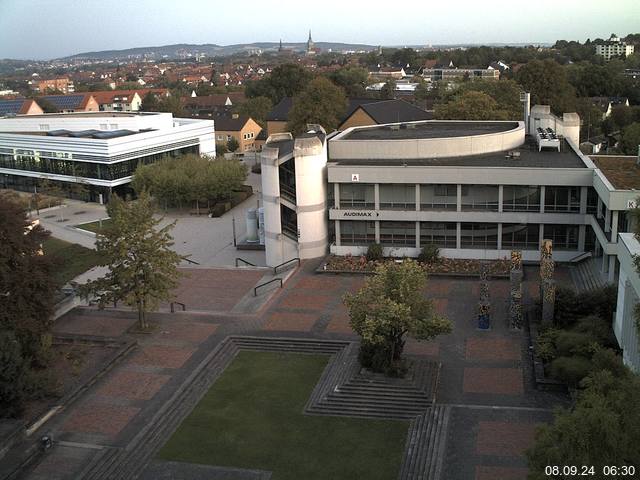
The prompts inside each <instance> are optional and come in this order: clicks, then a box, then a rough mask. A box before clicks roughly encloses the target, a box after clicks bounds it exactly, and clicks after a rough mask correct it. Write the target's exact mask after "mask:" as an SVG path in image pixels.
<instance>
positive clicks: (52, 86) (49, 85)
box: [35, 78, 75, 94]
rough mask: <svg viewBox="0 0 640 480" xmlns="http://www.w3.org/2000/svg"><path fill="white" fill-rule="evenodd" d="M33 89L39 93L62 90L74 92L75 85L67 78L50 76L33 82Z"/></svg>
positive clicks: (65, 92)
mask: <svg viewBox="0 0 640 480" xmlns="http://www.w3.org/2000/svg"><path fill="white" fill-rule="evenodd" d="M35 91H36V92H40V93H47V92H56V91H57V92H62V93H64V94H67V93H74V92H75V86H74V85H73V82H72V81H71V80H69V79H68V78H52V79H50V80H40V81H38V82H37V83H36V84H35Z"/></svg>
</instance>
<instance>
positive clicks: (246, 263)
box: [236, 257, 255, 267]
mask: <svg viewBox="0 0 640 480" xmlns="http://www.w3.org/2000/svg"><path fill="white" fill-rule="evenodd" d="M238 262H242V263H244V264H245V265H249V266H250V267H255V264H253V263H251V262H247V261H246V260H245V259H244V258H240V257H237V258H236V267H237V266H238Z"/></svg>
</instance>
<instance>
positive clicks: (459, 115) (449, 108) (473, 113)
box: [435, 91, 509, 120]
mask: <svg viewBox="0 0 640 480" xmlns="http://www.w3.org/2000/svg"><path fill="white" fill-rule="evenodd" d="M435 117H436V118H439V119H444V120H509V113H508V112H507V111H506V110H501V109H500V108H499V107H498V103H497V102H496V101H495V100H494V99H493V98H491V97H490V96H489V95H487V94H486V93H482V92H476V91H468V92H464V93H463V94H462V95H459V96H457V97H454V100H452V101H450V102H449V103H445V104H439V105H436V111H435Z"/></svg>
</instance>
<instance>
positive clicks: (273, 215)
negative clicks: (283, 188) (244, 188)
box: [260, 144, 285, 267]
mask: <svg viewBox="0 0 640 480" xmlns="http://www.w3.org/2000/svg"><path fill="white" fill-rule="evenodd" d="M260 163H261V168H262V174H261V179H262V205H263V207H264V237H265V239H264V241H265V253H266V263H267V265H269V266H271V267H274V266H276V265H279V264H281V263H282V262H284V261H285V258H284V247H283V245H282V242H283V241H284V239H283V235H282V225H281V220H280V173H279V171H278V148H276V147H269V145H268V144H267V145H265V146H264V148H263V149H262V153H261V155H260Z"/></svg>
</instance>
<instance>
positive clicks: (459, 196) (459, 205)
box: [456, 184, 462, 248]
mask: <svg viewBox="0 0 640 480" xmlns="http://www.w3.org/2000/svg"><path fill="white" fill-rule="evenodd" d="M457 187H458V190H457V200H456V212H461V211H462V185H460V184H458V185H457ZM459 231H460V224H459V223H458V232H459ZM458 248H460V247H458Z"/></svg>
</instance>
